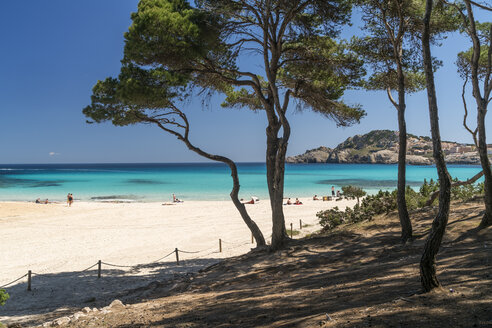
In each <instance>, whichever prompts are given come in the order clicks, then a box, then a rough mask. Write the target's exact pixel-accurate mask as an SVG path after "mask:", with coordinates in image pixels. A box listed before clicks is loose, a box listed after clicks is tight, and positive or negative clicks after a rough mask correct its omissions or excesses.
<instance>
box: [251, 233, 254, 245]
mask: <svg viewBox="0 0 492 328" xmlns="http://www.w3.org/2000/svg"><path fill="white" fill-rule="evenodd" d="M253 243H254V236H253V233H251V244H253Z"/></svg>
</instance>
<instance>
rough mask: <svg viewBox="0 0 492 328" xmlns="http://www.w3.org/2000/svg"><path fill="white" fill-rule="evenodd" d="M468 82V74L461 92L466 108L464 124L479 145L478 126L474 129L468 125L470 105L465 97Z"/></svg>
mask: <svg viewBox="0 0 492 328" xmlns="http://www.w3.org/2000/svg"><path fill="white" fill-rule="evenodd" d="M467 82H468V76H466V77H465V83H463V91H462V92H461V99H462V100H463V107H464V108H465V115H464V117H463V126H464V127H465V129H466V130H467V131H468V132H470V134H471V135H472V137H473V143H474V144H475V146H477V147H478V140H477V133H478V127H477V128H476V129H475V131H473V130H472V129H470V128H469V127H468V124H467V123H466V119H467V118H468V106H467V105H466V99H465V89H466V84H467Z"/></svg>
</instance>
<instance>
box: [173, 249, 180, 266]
mask: <svg viewBox="0 0 492 328" xmlns="http://www.w3.org/2000/svg"><path fill="white" fill-rule="evenodd" d="M174 251H175V252H176V264H177V265H179V251H178V248H177V247H176V249H175V250H174Z"/></svg>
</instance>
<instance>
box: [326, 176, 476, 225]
mask: <svg viewBox="0 0 492 328" xmlns="http://www.w3.org/2000/svg"><path fill="white" fill-rule="evenodd" d="M456 181H458V180H457V179H454V180H453V182H456ZM349 187H350V188H354V187H351V186H349ZM350 188H349V189H350ZM359 189H360V188H359ZM436 191H439V182H435V181H434V180H433V179H431V180H430V181H429V182H427V180H424V183H423V184H422V186H421V187H420V189H419V190H418V191H415V190H413V189H412V188H410V187H409V186H408V187H407V189H406V190H405V199H406V201H407V208H408V209H409V210H415V209H419V208H422V207H424V206H425V204H426V203H427V201H428V200H429V199H430V197H431V195H432V194H433V193H434V192H436ZM480 194H484V185H483V183H478V184H469V185H464V186H457V187H453V188H451V199H452V200H459V201H467V200H470V199H472V198H473V197H474V196H476V195H480ZM396 196H397V191H396V190H394V191H392V192H389V191H382V190H380V191H379V192H378V193H377V194H375V195H369V196H367V197H365V198H364V199H363V200H362V202H361V203H360V205H359V204H356V205H355V206H354V208H353V209H352V208H349V207H347V208H346V209H345V210H344V211H341V210H340V209H339V208H338V207H334V208H332V209H329V210H325V211H320V212H318V213H317V214H316V216H317V217H318V218H319V222H320V224H321V226H322V227H323V230H331V229H333V228H335V227H336V226H339V225H340V224H343V223H356V222H361V221H367V220H371V219H372V218H373V217H374V216H375V215H379V214H388V213H389V212H391V211H394V210H396V209H397V203H396ZM437 201H438V200H437V199H436V200H435V203H437Z"/></svg>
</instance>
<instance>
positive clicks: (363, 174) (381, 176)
mask: <svg viewBox="0 0 492 328" xmlns="http://www.w3.org/2000/svg"><path fill="white" fill-rule="evenodd" d="M238 169H239V179H240V183H241V191H240V197H242V198H245V199H249V198H250V197H251V196H257V197H259V198H260V199H261V198H263V199H264V198H268V189H267V184H266V175H265V174H266V166H265V164H264V163H240V164H238ZM449 171H450V173H451V175H452V176H453V177H458V178H459V179H467V178H470V177H472V176H473V175H475V174H476V173H477V172H479V171H480V167H479V166H470V165H450V166H449ZM430 178H433V179H436V178H437V172H436V169H435V167H433V166H408V169H407V184H409V185H410V186H412V187H414V188H418V187H419V186H420V185H421V184H422V182H423V181H424V179H430ZM396 180H397V166H396V165H378V164H287V165H286V172H285V196H286V197H312V196H313V195H314V194H317V195H318V196H323V195H328V194H330V193H331V186H335V188H336V189H340V188H341V186H343V185H348V184H351V185H356V186H360V187H362V188H363V189H364V190H366V191H367V192H368V193H375V192H377V191H378V190H379V189H383V190H393V189H395V187H396ZM231 187H232V180H231V177H230V171H229V168H228V167H227V166H226V165H223V164H220V163H180V164H174V163H173V164H56V165H51V164H43V165H20V164H19V165H0V200H4V201H5V200H14V201H33V200H35V199H36V198H38V197H39V198H41V199H45V198H48V199H49V200H52V201H64V200H65V199H66V195H67V193H69V192H70V193H73V195H74V197H75V199H76V200H84V201H104V200H117V199H119V200H132V201H141V202H150V201H170V200H171V197H172V196H171V195H172V194H173V193H175V194H176V196H177V197H179V198H180V199H183V200H226V199H229V192H230V190H231Z"/></svg>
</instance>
